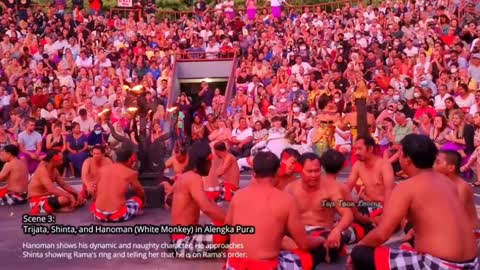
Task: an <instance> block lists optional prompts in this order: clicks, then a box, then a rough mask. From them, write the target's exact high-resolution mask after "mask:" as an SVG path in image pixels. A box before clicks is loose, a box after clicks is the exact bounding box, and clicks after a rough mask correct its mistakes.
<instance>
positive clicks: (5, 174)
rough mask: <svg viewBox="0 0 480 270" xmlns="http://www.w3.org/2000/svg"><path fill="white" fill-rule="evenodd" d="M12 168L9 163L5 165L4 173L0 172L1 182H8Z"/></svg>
mask: <svg viewBox="0 0 480 270" xmlns="http://www.w3.org/2000/svg"><path fill="white" fill-rule="evenodd" d="M10 167H11V166H10V163H9V162H7V163H5V165H4V166H3V169H2V171H0V182H2V181H6V180H7V177H8V175H9V174H10V170H11V168H10Z"/></svg>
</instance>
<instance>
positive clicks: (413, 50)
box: [403, 40, 418, 57]
mask: <svg viewBox="0 0 480 270" xmlns="http://www.w3.org/2000/svg"><path fill="white" fill-rule="evenodd" d="M403 52H404V53H405V54H406V55H407V57H415V56H417V55H418V48H417V47H414V46H413V43H412V41H411V40H408V41H407V44H406V48H405V49H404V50H403Z"/></svg>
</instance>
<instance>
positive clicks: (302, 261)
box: [225, 249, 313, 270]
mask: <svg viewBox="0 0 480 270" xmlns="http://www.w3.org/2000/svg"><path fill="white" fill-rule="evenodd" d="M253 269H254V270H272V269H278V270H311V269H313V261H312V257H311V255H310V254H309V253H308V252H306V251H302V250H299V249H295V250H281V251H280V254H279V255H278V258H277V259H274V260H255V259H249V258H236V257H235V256H228V259H227V262H226V263H225V270H253Z"/></svg>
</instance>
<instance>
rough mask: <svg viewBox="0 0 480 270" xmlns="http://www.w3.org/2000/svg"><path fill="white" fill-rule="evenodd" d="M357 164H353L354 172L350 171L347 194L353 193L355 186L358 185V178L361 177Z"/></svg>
mask: <svg viewBox="0 0 480 270" xmlns="http://www.w3.org/2000/svg"><path fill="white" fill-rule="evenodd" d="M357 164H358V163H355V164H353V166H352V170H351V171H350V175H349V176H348V181H347V192H348V193H351V192H352V189H353V187H354V186H355V184H356V183H357V180H358V177H359V175H358V166H357Z"/></svg>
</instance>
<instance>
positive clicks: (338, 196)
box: [332, 187, 353, 233]
mask: <svg viewBox="0 0 480 270" xmlns="http://www.w3.org/2000/svg"><path fill="white" fill-rule="evenodd" d="M342 193H343V192H342V189H341V187H339V189H338V190H337V191H335V193H334V194H333V196H332V200H333V201H334V202H338V201H340V200H347V198H345V197H344V196H343V194H342ZM335 210H336V211H337V212H338V213H339V214H340V216H341V218H340V220H339V221H338V222H337V225H335V228H334V230H337V231H338V232H339V233H342V232H343V231H344V230H346V229H347V228H348V227H349V226H350V224H352V222H353V212H352V209H350V208H346V207H340V206H339V204H338V203H335Z"/></svg>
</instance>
